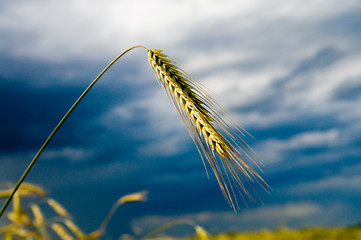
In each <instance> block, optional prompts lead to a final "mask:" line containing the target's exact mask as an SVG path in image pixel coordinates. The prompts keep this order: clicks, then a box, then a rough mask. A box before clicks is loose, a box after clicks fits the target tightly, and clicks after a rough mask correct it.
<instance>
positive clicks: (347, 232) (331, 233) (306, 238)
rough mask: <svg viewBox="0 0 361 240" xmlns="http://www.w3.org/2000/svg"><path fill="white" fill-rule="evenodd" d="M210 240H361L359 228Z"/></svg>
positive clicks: (249, 234)
mask: <svg viewBox="0 0 361 240" xmlns="http://www.w3.org/2000/svg"><path fill="white" fill-rule="evenodd" d="M209 239H210V240H230V239H237V240H251V239H252V240H255V239H260V240H293V239H302V240H311V239H312V240H316V239H320V240H321V239H322V240H323V239H324V240H333V239H337V240H340V239H342V240H344V239H347V240H348V239H349V240H357V239H361V226H356V227H346V228H307V229H301V230H289V229H282V230H275V231H267V230H264V231H259V232H245V233H227V234H218V235H213V236H210V237H209Z"/></svg>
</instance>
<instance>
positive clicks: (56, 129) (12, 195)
mask: <svg viewBox="0 0 361 240" xmlns="http://www.w3.org/2000/svg"><path fill="white" fill-rule="evenodd" d="M138 47H141V48H144V49H146V50H147V51H148V49H147V48H146V47H144V46H141V45H136V46H134V47H131V48H128V49H127V50H125V51H124V52H122V53H121V54H120V55H119V56H118V57H116V58H115V59H114V60H113V61H112V62H111V63H109V64H108V66H107V67H106V68H104V70H103V71H102V72H101V73H100V74H99V75H98V76H97V77H96V78H95V79H94V80H93V82H92V83H91V84H90V85H89V86H88V87H87V89H85V91H84V92H83V93H82V94H81V95H80V97H79V98H78V100H76V101H75V103H74V104H73V106H72V107H71V108H70V109H69V110H68V112H67V113H66V114H65V115H64V117H63V118H62V119H61V120H60V122H59V123H58V125H57V126H56V127H55V128H54V130H53V131H52V133H51V134H50V135H49V137H48V138H47V139H46V141H45V142H44V144H43V146H42V147H41V148H40V150H39V151H38V153H37V154H36V155H35V157H34V158H33V160H32V161H31V162H30V164H29V166H28V167H27V169H26V170H25V172H24V173H23V175H22V176H21V178H20V179H19V181H18V182H17V184H16V186H15V187H14V189H13V191H12V193H11V195H10V196H9V197H8V199H7V200H6V202H5V204H4V206H3V207H2V209H1V212H0V218H1V216H2V215H3V213H4V212H5V210H6V208H7V206H8V205H9V203H10V201H11V199H12V198H13V197H14V194H15V193H16V191H17V190H18V188H19V187H20V185H21V183H22V182H23V181H24V179H25V177H26V176H27V175H28V173H29V172H30V170H31V168H32V167H33V166H34V164H35V162H36V160H37V159H38V158H39V156H40V154H41V153H42V152H43V150H44V149H45V147H46V146H47V145H48V143H49V142H50V140H51V139H52V138H53V136H54V134H55V133H56V132H57V131H58V129H59V128H60V127H61V125H62V124H63V123H64V121H65V120H66V119H67V118H68V116H69V115H70V113H71V112H72V111H73V110H74V108H75V107H76V106H77V105H78V103H79V102H80V101H81V100H82V99H83V97H84V96H85V95H86V94H87V93H88V92H89V90H90V89H91V88H92V87H93V85H94V84H95V83H96V82H97V81H98V79H99V78H100V77H101V76H102V75H103V74H104V73H105V72H106V71H107V70H108V69H109V68H110V67H111V66H112V65H113V64H114V63H115V62H116V61H117V60H118V59H119V58H121V57H122V56H123V55H124V54H126V53H127V52H129V51H130V50H132V49H134V48H138Z"/></svg>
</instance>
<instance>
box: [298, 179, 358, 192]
mask: <svg viewBox="0 0 361 240" xmlns="http://www.w3.org/2000/svg"><path fill="white" fill-rule="evenodd" d="M360 183H361V176H359V175H351V176H349V175H346V174H345V175H335V176H330V177H326V178H324V179H321V180H318V181H312V182H307V183H303V184H302V183H301V184H298V185H295V186H293V187H294V188H295V189H297V191H296V192H295V193H294V194H297V195H298V194H299V195H302V194H305V193H321V192H330V191H332V192H338V193H340V194H342V193H345V192H352V193H354V194H360V193H361V184H360Z"/></svg>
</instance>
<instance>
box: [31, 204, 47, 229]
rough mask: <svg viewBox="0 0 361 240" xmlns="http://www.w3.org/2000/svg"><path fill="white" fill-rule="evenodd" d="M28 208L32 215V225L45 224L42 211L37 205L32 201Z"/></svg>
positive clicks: (41, 225)
mask: <svg viewBox="0 0 361 240" xmlns="http://www.w3.org/2000/svg"><path fill="white" fill-rule="evenodd" d="M30 209H31V211H32V212H33V215H34V225H35V226H36V227H37V228H41V227H44V225H45V220H44V215H43V213H42V211H41V210H40V207H39V205H37V204H34V203H32V204H31V205H30Z"/></svg>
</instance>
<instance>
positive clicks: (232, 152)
mask: <svg viewBox="0 0 361 240" xmlns="http://www.w3.org/2000/svg"><path fill="white" fill-rule="evenodd" d="M139 47H141V48H144V49H146V50H147V51H148V59H149V63H150V64H151V67H152V68H153V70H154V71H155V73H156V74H157V76H158V78H159V82H160V83H161V85H162V86H163V88H164V89H165V90H166V91H167V93H168V97H169V98H170V99H171V101H172V102H173V104H174V106H175V107H176V109H177V110H178V112H179V114H180V116H181V118H182V120H183V122H184V123H185V125H186V127H187V129H188V132H189V134H190V136H191V137H192V139H193V141H194V143H195V144H196V146H197V149H198V151H199V153H200V154H201V156H202V160H203V156H205V158H206V159H207V160H208V163H209V164H210V166H211V168H212V170H213V172H214V174H215V176H216V179H217V181H218V183H219V186H220V188H221V190H222V193H223V195H224V196H225V198H226V199H227V200H228V202H229V203H230V205H231V206H232V207H233V209H234V210H236V207H235V204H234V202H233V199H235V202H236V205H237V207H238V203H237V198H236V197H235V190H234V187H233V185H234V186H235V187H236V189H237V190H238V191H239V192H240V194H241V195H242V192H241V190H242V191H243V192H244V193H245V194H246V195H247V196H248V198H249V199H251V200H253V198H252V196H251V195H250V194H249V192H248V190H247V189H246V187H245V185H244V183H245V182H249V181H251V182H253V181H256V182H258V183H260V184H261V185H262V184H264V185H265V186H267V184H266V183H265V182H264V180H263V179H262V177H261V176H260V175H259V174H258V173H257V172H256V171H255V170H254V169H253V168H252V167H251V166H250V165H249V164H248V161H247V160H250V161H254V160H253V157H252V155H253V153H254V152H253V151H252V149H251V148H250V147H249V146H248V145H247V144H246V143H245V142H244V141H243V139H242V138H240V137H239V136H238V135H237V133H235V132H234V130H233V129H232V128H231V127H229V126H228V125H227V123H226V122H225V120H223V116H224V113H225V112H224V111H223V110H222V108H221V107H220V106H219V105H218V104H217V103H216V102H215V101H214V100H212V99H211V98H210V97H208V95H207V93H206V91H205V90H204V89H203V88H202V87H201V85H199V84H198V83H197V82H195V81H194V80H192V79H191V78H190V77H189V76H188V75H187V74H185V72H183V71H182V70H180V69H179V68H178V67H177V66H176V65H175V63H174V62H173V61H172V60H170V59H169V58H168V56H167V55H165V54H163V53H162V51H161V50H157V49H150V50H149V49H147V48H146V47H144V46H141V45H137V46H134V47H131V48H129V49H127V50H125V51H124V52H123V53H121V54H120V55H119V56H118V57H116V58H115V59H114V60H113V61H112V62H111V63H110V64H109V65H108V66H107V67H105V68H104V70H103V71H102V72H101V73H100V74H99V75H98V76H97V77H96V78H95V79H94V80H93V82H92V83H91V84H90V85H89V86H88V87H87V88H86V89H85V91H84V92H83V93H82V94H81V95H80V97H79V98H78V99H77V100H76V101H75V103H74V104H73V105H72V106H71V108H70V109H69V110H68V112H67V113H66V114H65V115H64V117H63V118H62V119H61V120H60V122H59V123H58V125H57V126H56V127H55V128H54V130H53V131H52V132H51V134H50V135H49V137H48V138H47V139H46V140H45V142H44V143H43V145H42V146H41V148H40V149H39V151H38V152H37V153H36V155H35V156H34V158H33V159H32V161H31V162H30V164H29V165H28V167H27V169H26V170H25V171H24V173H23V175H22V176H21V177H20V179H19V181H18V182H17V184H16V185H15V187H14V189H13V190H12V191H6V192H0V198H2V197H4V196H7V200H6V201H5V203H4V205H3V207H2V208H1V210H0V218H1V216H2V215H3V213H4V212H5V210H6V208H7V206H8V205H9V203H10V201H11V199H12V198H13V197H14V195H15V193H16V192H17V190H18V189H19V188H20V185H22V183H23V181H24V180H25V177H26V176H27V175H28V174H29V172H30V170H31V169H32V167H33V166H34V164H35V162H36V161H37V159H38V158H39V156H40V155H41V153H42V152H43V151H44V149H45V148H46V146H47V145H48V144H49V142H50V140H51V139H52V138H53V136H54V135H55V133H56V132H57V131H58V130H59V128H60V127H61V126H62V124H63V123H64V121H65V120H66V119H67V118H68V117H69V115H70V114H71V113H72V112H73V110H74V109H75V107H76V106H77V105H78V104H79V102H80V101H81V100H82V99H83V98H84V96H85V95H86V94H87V93H88V92H89V90H90V89H91V88H92V87H93V86H94V84H95V83H96V82H97V81H98V80H99V79H100V77H101V76H102V75H103V74H104V73H105V72H106V71H107V70H108V69H109V68H110V67H111V66H112V65H113V64H114V63H115V62H116V61H117V60H118V59H119V58H120V57H122V56H123V55H124V54H125V53H127V52H129V51H130V50H132V49H134V48H139ZM217 127H218V128H219V129H220V130H221V131H222V132H223V134H222V133H221V131H220V130H218V129H217ZM236 129H237V130H238V131H240V132H241V133H242V134H244V133H243V132H242V130H243V129H241V128H237V127H236ZM227 137H228V139H229V140H227ZM219 160H221V161H219ZM203 163H204V161H203ZM256 165H257V164H256ZM222 169H223V171H222ZM207 174H208V173H207ZM232 183H233V184H232ZM35 190H36V191H35ZM31 192H35V193H36V194H39V195H42V192H41V191H38V189H32V188H31V189H28V191H27V194H28V193H31ZM242 197H243V196H242Z"/></svg>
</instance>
